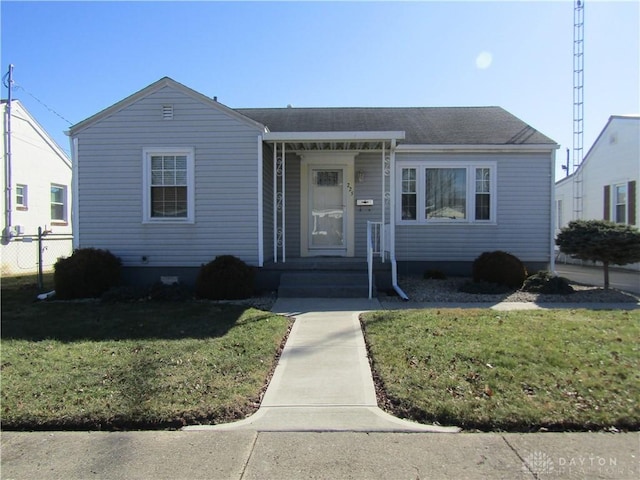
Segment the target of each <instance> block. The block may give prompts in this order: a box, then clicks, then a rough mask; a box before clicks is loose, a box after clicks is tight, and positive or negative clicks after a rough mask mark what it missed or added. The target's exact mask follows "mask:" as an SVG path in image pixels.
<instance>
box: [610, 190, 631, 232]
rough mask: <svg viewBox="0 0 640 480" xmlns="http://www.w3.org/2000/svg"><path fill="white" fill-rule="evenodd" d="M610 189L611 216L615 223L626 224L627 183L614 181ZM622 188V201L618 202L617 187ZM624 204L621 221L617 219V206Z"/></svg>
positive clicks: (627, 206)
mask: <svg viewBox="0 0 640 480" xmlns="http://www.w3.org/2000/svg"><path fill="white" fill-rule="evenodd" d="M612 186H613V188H612V189H611V190H612V192H611V195H612V197H613V198H612V199H611V218H612V219H613V221H614V222H615V223H619V224H626V223H627V222H628V221H629V187H628V184H627V183H615V184H613V185H612ZM619 188H624V202H618V189H619ZM619 206H624V214H623V217H622V221H619V220H618V207H619Z"/></svg>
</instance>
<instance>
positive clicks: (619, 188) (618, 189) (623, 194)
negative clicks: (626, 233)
mask: <svg viewBox="0 0 640 480" xmlns="http://www.w3.org/2000/svg"><path fill="white" fill-rule="evenodd" d="M613 194H614V198H613V200H614V208H615V210H614V216H615V222H616V223H627V186H626V185H624V184H623V185H616V186H615V187H614V191H613Z"/></svg>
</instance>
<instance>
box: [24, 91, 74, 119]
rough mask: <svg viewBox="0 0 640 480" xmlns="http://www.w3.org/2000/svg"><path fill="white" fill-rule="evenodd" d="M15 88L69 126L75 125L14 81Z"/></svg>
mask: <svg viewBox="0 0 640 480" xmlns="http://www.w3.org/2000/svg"><path fill="white" fill-rule="evenodd" d="M13 86H14V88H17V89H19V90H22V91H23V92H24V93H26V94H27V95H29V96H30V97H31V98H33V99H34V100H35V101H36V102H38V103H39V104H40V105H42V106H43V107H44V108H46V109H47V110H49V111H50V112H51V113H53V114H54V115H56V116H57V117H60V118H61V119H62V120H64V121H65V122H67V123H68V124H69V125H73V122H71V121H69V120H67V119H66V118H64V117H63V116H62V115H61V114H59V113H58V112H57V111H55V110H54V109H53V108H51V107H50V106H49V105H47V104H46V103H44V102H43V101H42V100H40V99H39V98H38V97H36V96H35V95H34V94H33V93H31V92H29V91H28V90H27V89H26V88H24V87H23V86H22V85H19V84H18V83H16V81H15V80H14V81H13Z"/></svg>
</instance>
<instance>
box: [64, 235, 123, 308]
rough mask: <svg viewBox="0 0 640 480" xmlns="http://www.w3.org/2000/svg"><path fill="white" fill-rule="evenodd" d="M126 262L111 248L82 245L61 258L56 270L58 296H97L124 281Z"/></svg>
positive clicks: (65, 297)
mask: <svg viewBox="0 0 640 480" xmlns="http://www.w3.org/2000/svg"><path fill="white" fill-rule="evenodd" d="M121 268H122V262H121V261H120V259H119V258H118V257H116V256H115V255H113V254H112V253H111V252H110V251H108V250H100V249H96V248H81V249H78V250H75V251H74V252H73V254H72V255H71V256H70V257H67V258H60V259H59V260H58V261H57V262H56V264H55V266H54V272H53V281H54V284H55V289H56V296H57V297H58V298H61V299H72V298H96V297H100V296H101V295H102V294H103V293H104V292H106V291H107V290H109V289H110V288H112V287H114V286H116V285H117V284H118V283H119V282H120V270H121Z"/></svg>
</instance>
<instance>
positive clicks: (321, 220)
mask: <svg viewBox="0 0 640 480" xmlns="http://www.w3.org/2000/svg"><path fill="white" fill-rule="evenodd" d="M344 170H345V169H344V168H311V169H309V175H310V176H311V177H310V179H309V180H310V181H309V185H310V188H309V208H310V211H309V226H308V228H309V239H308V241H309V253H311V254H312V255H342V256H344V255H345V254H346V249H347V246H346V237H345V233H346V223H345V220H346V215H345V213H346V212H345V210H346V205H345V172H344Z"/></svg>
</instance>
